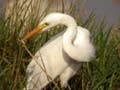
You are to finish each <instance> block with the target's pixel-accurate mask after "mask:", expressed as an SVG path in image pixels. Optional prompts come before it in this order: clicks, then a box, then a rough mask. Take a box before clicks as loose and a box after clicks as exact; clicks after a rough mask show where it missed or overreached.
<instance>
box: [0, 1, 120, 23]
mask: <svg viewBox="0 0 120 90" xmlns="http://www.w3.org/2000/svg"><path fill="white" fill-rule="evenodd" d="M113 1H114V0H81V2H82V3H81V6H82V7H85V8H86V11H87V13H88V14H89V13H90V12H94V13H95V14H96V19H97V20H98V21H99V20H101V19H102V18H103V17H104V16H105V17H106V23H107V24H108V25H112V24H116V23H117V22H118V21H120V4H119V3H116V4H115V3H113ZM118 1H119V0H118ZM4 4H5V0H0V8H1V7H2V6H4Z"/></svg>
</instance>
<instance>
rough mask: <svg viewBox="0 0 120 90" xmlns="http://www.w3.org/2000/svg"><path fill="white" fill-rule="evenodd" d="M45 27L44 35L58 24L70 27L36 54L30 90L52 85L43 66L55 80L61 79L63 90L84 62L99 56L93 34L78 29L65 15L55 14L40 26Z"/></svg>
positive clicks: (31, 66)
mask: <svg viewBox="0 0 120 90" xmlns="http://www.w3.org/2000/svg"><path fill="white" fill-rule="evenodd" d="M45 23H47V24H48V25H47V26H46V27H45V28H44V29H43V31H45V30H48V29H49V28H51V27H53V26H56V25H58V24H63V25H65V26H67V29H66V30H65V31H63V32H61V33H59V34H58V35H56V36H54V37H53V38H51V39H50V40H49V41H48V42H47V43H46V44H45V45H44V46H43V47H42V48H40V49H39V50H38V51H37V53H36V54H35V56H34V58H33V59H32V61H31V62H30V64H29V65H28V67H27V70H26V71H27V75H28V81H27V86H26V88H27V90H29V89H30V90H40V89H42V88H44V87H45V86H46V85H47V84H48V83H49V82H51V79H49V80H48V78H47V75H46V73H45V72H44V71H43V70H42V69H41V68H40V66H42V68H44V66H45V69H46V72H47V74H48V75H49V76H50V77H51V78H52V80H54V79H55V78H56V77H57V76H60V83H61V86H62V87H66V86H67V83H68V80H69V79H70V78H71V77H72V76H74V75H75V73H76V72H77V71H78V69H80V67H81V63H80V62H88V61H90V60H92V59H91V58H93V57H94V56H95V49H94V47H93V45H92V43H91V42H90V33H89V31H88V30H87V29H85V28H82V27H80V26H77V24H76V22H75V20H74V18H73V17H71V16H69V15H67V14H62V13H52V14H49V15H47V16H46V17H45V18H44V19H43V21H42V22H41V23H40V25H43V24H45ZM40 25H39V26H40ZM41 59H42V60H41ZM36 61H37V63H36ZM43 63H44V65H43ZM39 65H40V66H39Z"/></svg>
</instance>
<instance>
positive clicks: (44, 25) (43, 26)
mask: <svg viewBox="0 0 120 90" xmlns="http://www.w3.org/2000/svg"><path fill="white" fill-rule="evenodd" d="M47 26H48V24H47V23H44V24H42V25H39V26H37V27H36V28H35V29H33V30H32V31H31V32H29V33H28V34H27V35H26V36H25V37H24V38H23V39H22V41H27V40H28V39H29V38H31V37H32V36H34V35H36V34H37V33H39V32H40V31H41V30H42V29H44V28H45V27H47Z"/></svg>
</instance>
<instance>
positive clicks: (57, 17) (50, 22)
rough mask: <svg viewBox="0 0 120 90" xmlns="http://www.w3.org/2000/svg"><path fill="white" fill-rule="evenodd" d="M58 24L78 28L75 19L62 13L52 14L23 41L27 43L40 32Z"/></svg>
mask: <svg viewBox="0 0 120 90" xmlns="http://www.w3.org/2000/svg"><path fill="white" fill-rule="evenodd" d="M58 24H63V25H65V26H67V27H75V26H77V24H76V22H75V20H74V18H72V17H71V16H69V15H67V14H62V13H51V14H48V15H47V16H46V17H45V18H44V19H43V20H42V21H41V23H40V24H39V25H38V26H37V27H36V28H35V29H34V30H33V31H32V32H30V33H29V34H28V35H26V36H25V37H24V38H23V39H22V40H23V41H25V40H27V39H29V38H30V37H32V36H34V35H35V34H37V33H38V32H40V31H46V30H48V29H49V28H51V27H54V26H56V25H58Z"/></svg>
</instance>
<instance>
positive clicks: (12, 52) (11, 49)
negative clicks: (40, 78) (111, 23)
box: [0, 2, 120, 90]
mask: <svg viewBox="0 0 120 90" xmlns="http://www.w3.org/2000/svg"><path fill="white" fill-rule="evenodd" d="M56 3H57V2H56ZM76 3H77V2H75V4H71V7H70V9H69V10H68V13H69V14H71V15H72V16H74V17H76V15H77V16H78V13H79V12H77V14H75V13H76V12H75V8H76ZM63 4H65V3H64V2H63ZM17 5H19V3H15V5H14V7H16V8H15V9H14V11H13V12H11V13H12V14H10V15H9V16H8V18H6V19H3V18H2V17H0V90H22V88H24V87H25V83H26V77H25V70H26V67H27V65H28V64H29V62H30V59H31V56H30V55H29V54H28V52H27V51H26V50H25V48H24V47H23V45H22V43H21V42H20V41H19V40H20V39H21V38H22V37H23V36H24V34H26V33H27V32H28V31H29V30H32V29H33V28H34V27H35V26H36V25H37V24H38V22H39V20H41V19H42V18H43V17H39V16H38V15H37V14H35V15H34V14H31V13H29V14H30V15H29V16H27V17H25V16H24V17H22V15H26V13H27V11H28V10H27V9H26V10H25V12H24V11H22V10H24V9H21V8H23V7H24V5H25V2H24V3H22V5H19V7H17ZM30 5H31V4H30ZM49 7H50V6H48V8H49ZM28 8H29V6H28ZM48 8H47V9H45V11H44V13H43V16H44V15H46V14H47V13H48V12H49V10H48ZM19 12H22V14H21V13H19ZM61 12H64V5H63V7H62V11H61ZM18 14H19V15H18ZM16 17H17V18H16ZM76 20H77V22H78V25H80V26H83V27H86V28H88V29H89V30H90V31H91V39H92V41H93V43H94V46H95V47H96V59H95V60H94V61H92V62H90V63H83V67H82V69H80V70H79V71H78V73H77V74H76V76H74V77H73V78H72V79H71V80H70V81H69V87H68V88H67V89H66V90H70V89H71V90H119V89H120V56H119V54H120V53H119V52H120V51H118V49H117V47H118V45H120V37H117V36H116V37H115V38H114V39H113V38H111V32H112V30H113V28H112V27H109V28H107V29H106V25H105V23H104V19H103V20H101V21H100V22H96V20H95V15H94V14H93V13H92V14H91V15H90V16H89V17H88V18H87V19H86V20H85V21H83V20H82V19H81V17H77V18H76ZM26 23H27V25H26ZM25 25H26V26H25ZM63 28H64V27H61V26H60V27H59V28H58V27H55V28H52V29H55V30H52V31H50V32H49V33H48V32H45V33H42V34H39V35H37V36H35V37H33V38H32V39H30V40H29V41H28V42H27V43H26V46H27V48H28V49H29V50H30V52H32V54H33V55H34V54H35V52H36V51H37V50H38V49H39V48H40V47H41V46H42V45H43V44H44V43H45V42H46V41H48V40H49V38H51V37H52V36H54V35H55V34H57V33H59V32H60V31H62V29H63ZM21 30H23V31H24V33H23V35H20V33H21ZM53 88H54V90H59V89H60V90H61V87H60V85H58V88H59V89H58V88H57V87H55V86H54V85H53V84H50V85H48V87H47V89H48V90H53ZM62 90H63V89H62Z"/></svg>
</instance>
